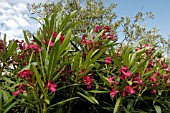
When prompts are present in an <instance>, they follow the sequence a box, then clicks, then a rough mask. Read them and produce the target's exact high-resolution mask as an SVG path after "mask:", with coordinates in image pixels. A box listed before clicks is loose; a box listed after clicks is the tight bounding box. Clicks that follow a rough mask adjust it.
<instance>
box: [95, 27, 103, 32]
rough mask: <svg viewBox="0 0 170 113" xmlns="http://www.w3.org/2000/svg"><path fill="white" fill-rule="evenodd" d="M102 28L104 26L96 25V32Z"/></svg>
mask: <svg viewBox="0 0 170 113" xmlns="http://www.w3.org/2000/svg"><path fill="white" fill-rule="evenodd" d="M101 29H102V26H95V28H94V32H96V33H97V32H99V31H100V30H101Z"/></svg>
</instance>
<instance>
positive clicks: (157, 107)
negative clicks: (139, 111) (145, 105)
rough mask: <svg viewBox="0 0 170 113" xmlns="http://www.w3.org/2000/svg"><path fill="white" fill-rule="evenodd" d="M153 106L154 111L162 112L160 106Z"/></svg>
mask: <svg viewBox="0 0 170 113" xmlns="http://www.w3.org/2000/svg"><path fill="white" fill-rule="evenodd" d="M154 108H155V110H156V113H162V110H161V107H160V106H158V105H154Z"/></svg>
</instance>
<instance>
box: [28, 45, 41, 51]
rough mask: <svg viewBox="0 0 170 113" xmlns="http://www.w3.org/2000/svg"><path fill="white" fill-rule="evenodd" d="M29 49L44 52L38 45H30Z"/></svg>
mask: <svg viewBox="0 0 170 113" xmlns="http://www.w3.org/2000/svg"><path fill="white" fill-rule="evenodd" d="M29 47H30V48H31V49H34V50H36V51H38V52H41V51H42V49H41V47H39V46H38V45H36V44H30V46H29Z"/></svg>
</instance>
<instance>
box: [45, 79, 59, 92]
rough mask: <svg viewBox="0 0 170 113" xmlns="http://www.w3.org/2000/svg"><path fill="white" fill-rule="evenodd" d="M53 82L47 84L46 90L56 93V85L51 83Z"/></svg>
mask: <svg viewBox="0 0 170 113" xmlns="http://www.w3.org/2000/svg"><path fill="white" fill-rule="evenodd" d="M52 82H53V81H52V80H50V81H49V82H48V84H47V87H48V89H49V90H50V91H51V92H55V91H56V87H57V84H55V83H52Z"/></svg>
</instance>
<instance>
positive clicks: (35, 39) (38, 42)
mask: <svg viewBox="0 0 170 113" xmlns="http://www.w3.org/2000/svg"><path fill="white" fill-rule="evenodd" d="M32 37H33V39H34V41H35V42H36V43H37V44H38V46H40V47H41V46H42V44H41V42H40V41H39V40H38V39H37V38H36V37H35V36H34V35H32Z"/></svg>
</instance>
